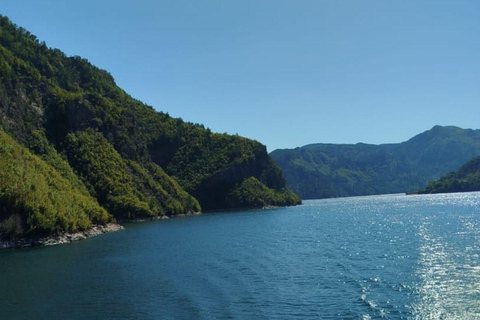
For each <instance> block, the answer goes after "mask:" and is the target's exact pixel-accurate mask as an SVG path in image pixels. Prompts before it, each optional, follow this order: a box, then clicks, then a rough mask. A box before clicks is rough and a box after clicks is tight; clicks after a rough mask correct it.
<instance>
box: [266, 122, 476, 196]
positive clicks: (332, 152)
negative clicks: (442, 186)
mask: <svg viewBox="0 0 480 320" xmlns="http://www.w3.org/2000/svg"><path fill="white" fill-rule="evenodd" d="M478 154H480V130H464V129H461V128H457V127H441V126H435V127H433V128H432V129H431V130H428V131H426V132H424V133H422V134H419V135H417V136H415V137H413V138H412V139H410V140H408V141H406V142H403V143H400V144H385V145H368V144H362V143H359V144H356V145H335V144H313V145H307V146H304V147H301V148H296V149H285V150H275V151H273V152H272V153H271V156H272V157H273V158H274V159H275V160H276V161H277V162H278V163H279V165H280V166H281V168H282V170H283V172H284V174H285V178H286V180H287V184H288V187H289V188H291V189H292V190H293V191H294V192H296V193H298V194H299V195H300V196H301V197H302V198H306V199H313V198H329V197H341V196H356V195H369V194H384V193H397V192H410V191H412V190H416V189H419V188H422V187H424V186H425V185H426V184H427V183H428V182H429V181H431V180H433V179H436V178H438V177H440V176H441V175H443V174H445V173H447V172H449V171H452V170H455V169H457V168H458V167H459V166H460V165H462V164H463V163H465V162H466V161H468V159H471V158H472V157H474V156H476V155H478Z"/></svg>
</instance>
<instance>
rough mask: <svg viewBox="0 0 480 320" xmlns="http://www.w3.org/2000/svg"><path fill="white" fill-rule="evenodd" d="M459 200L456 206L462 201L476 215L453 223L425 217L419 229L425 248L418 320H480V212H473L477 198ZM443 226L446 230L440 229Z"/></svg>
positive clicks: (419, 272) (416, 305)
mask: <svg viewBox="0 0 480 320" xmlns="http://www.w3.org/2000/svg"><path fill="white" fill-rule="evenodd" d="M458 196H459V197H457V198H455V199H454V201H453V202H454V203H456V204H457V205H458V204H459V202H458V200H462V205H463V206H467V207H468V206H472V209H475V210H474V212H475V213H476V214H475V215H466V216H464V215H460V216H458V217H456V219H452V220H453V221H449V220H446V219H441V220H440V221H436V220H438V219H435V216H433V217H426V218H424V221H423V223H422V224H421V225H420V226H419V227H418V229H419V231H418V236H419V237H420V238H421V239H422V244H421V247H420V259H419V261H418V269H417V271H416V274H417V276H418V277H419V278H420V281H419V283H418V284H417V286H416V288H415V290H416V295H417V301H416V302H415V303H414V304H413V305H412V309H413V310H414V312H413V314H414V315H415V316H414V318H415V319H419V320H420V319H432V320H433V319H459V320H461V319H479V318H480V260H479V259H478V258H479V253H480V248H479V242H478V240H479V236H480V230H479V228H478V216H477V214H478V210H476V208H473V207H475V206H478V198H476V197H471V194H469V195H463V197H462V196H460V195H458ZM445 200H447V201H448V202H449V203H452V201H451V200H453V199H451V198H450V199H449V198H447V199H445ZM444 214H445V213H444ZM442 222H443V223H445V224H446V226H444V227H446V228H440V227H439V223H442Z"/></svg>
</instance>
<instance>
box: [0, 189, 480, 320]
mask: <svg viewBox="0 0 480 320" xmlns="http://www.w3.org/2000/svg"><path fill="white" fill-rule="evenodd" d="M479 255H480V193H461V194H460V193H459V194H444V195H425V196H405V195H385V196H370V197H354V198H341V199H327V200H310V201H304V204H303V205H301V206H297V207H290V208H279V209H270V210H252V211H244V212H227V213H207V214H204V215H201V216H194V217H186V218H178V219H170V220H162V221H152V222H144V223H135V224H127V225H125V230H123V231H119V232H114V233H110V234H105V235H101V236H97V237H94V238H91V239H87V240H84V241H80V242H76V243H72V244H66V245H60V246H54V247H41V248H31V249H21V250H7V251H1V252H0V290H1V297H0V318H1V319H34V318H36V319H55V318H57V319H59V318H60V319H478V318H480V259H479Z"/></svg>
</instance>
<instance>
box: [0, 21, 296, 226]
mask: <svg viewBox="0 0 480 320" xmlns="http://www.w3.org/2000/svg"><path fill="white" fill-rule="evenodd" d="M0 56H1V57H2V59H1V60H0V128H2V129H3V130H5V131H6V132H8V133H9V134H10V135H11V136H12V137H14V138H15V139H16V140H17V141H18V142H20V143H21V144H22V145H24V146H26V147H28V148H30V150H31V151H32V152H34V153H36V154H37V155H38V156H40V157H41V158H42V159H43V160H44V161H45V162H47V163H48V164H50V165H51V166H53V167H54V168H55V169H56V170H57V171H58V172H59V173H60V174H61V176H62V177H63V178H64V179H66V180H68V181H70V183H71V184H72V185H73V186H74V187H75V188H78V190H79V192H81V193H82V194H86V195H88V194H90V195H92V196H94V197H95V198H96V199H97V200H98V202H99V203H100V204H101V205H102V206H103V207H104V208H106V209H107V210H108V211H110V212H111V213H112V214H114V215H115V217H117V218H121V219H124V218H138V217H151V216H160V215H175V214H179V213H187V212H192V211H199V210H200V205H201V207H202V208H203V209H204V210H208V209H222V208H235V207H256V206H259V205H260V202H257V201H249V199H250V198H249V197H244V198H242V199H243V200H242V201H236V202H230V201H229V200H228V199H230V198H229V197H230V195H231V194H232V193H234V192H235V191H236V190H237V189H238V188H239V186H240V185H242V183H243V181H245V180H246V179H249V178H251V177H254V178H255V179H256V180H257V181H258V182H259V183H260V184H261V185H262V187H264V188H266V190H268V191H269V192H267V193H268V194H270V193H272V194H274V195H275V196H274V197H271V196H270V195H268V196H265V199H264V201H263V204H265V205H293V204H298V203H300V199H299V198H298V197H296V196H293V195H292V193H291V192H289V191H288V190H286V187H285V180H284V179H283V176H282V172H281V170H280V168H279V167H278V166H277V165H276V164H275V162H274V161H272V159H271V158H270V157H269V155H268V154H267V152H266V148H265V147H264V146H263V145H261V144H260V143H258V142H256V141H253V140H248V139H245V138H242V137H238V136H230V135H226V134H215V133H212V132H211V131H210V130H209V129H205V128H204V127H203V126H202V125H197V124H191V123H185V122H184V121H182V120H181V119H176V118H172V117H170V116H169V115H168V114H166V113H162V112H157V111H155V110H154V109H153V108H151V107H149V106H146V105H144V104H143V103H141V102H140V101H137V100H135V99H133V98H132V97H130V96H129V95H128V94H126V93H125V92H124V91H123V90H122V89H120V88H119V87H118V86H117V85H116V84H115V81H114V79H113V78H112V76H111V75H110V74H109V73H108V72H106V71H103V70H100V69H98V68H96V67H95V66H92V65H91V64H90V63H89V62H88V61H87V60H85V59H82V58H80V57H67V56H66V55H65V54H64V53H62V52H61V51H60V50H58V49H49V48H48V47H47V46H46V44H45V43H43V42H39V41H38V40H37V39H36V37H35V36H33V35H31V34H30V33H29V32H28V31H26V30H24V29H22V28H18V27H16V26H15V25H13V24H12V23H11V22H10V21H9V20H8V18H6V17H1V16H0ZM85 186H86V187H87V188H86V187H85ZM249 190H250V189H249ZM250 192H252V193H253V192H256V190H254V189H251V190H250ZM267 193H265V194H267ZM197 199H198V201H197Z"/></svg>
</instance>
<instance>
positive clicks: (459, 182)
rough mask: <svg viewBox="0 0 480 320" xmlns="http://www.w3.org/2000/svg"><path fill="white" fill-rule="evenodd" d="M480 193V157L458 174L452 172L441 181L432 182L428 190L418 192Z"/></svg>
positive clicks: (464, 166) (467, 164)
mask: <svg viewBox="0 0 480 320" xmlns="http://www.w3.org/2000/svg"><path fill="white" fill-rule="evenodd" d="M469 191H480V157H477V158H473V159H472V160H470V161H469V162H467V163H466V164H464V165H463V166H461V167H460V169H458V171H456V172H450V173H449V174H447V175H445V176H444V177H442V178H440V179H439V180H436V181H433V182H430V183H429V184H428V185H427V187H426V188H424V189H421V190H419V191H417V192H416V193H418V194H425V193H448V192H469Z"/></svg>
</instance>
